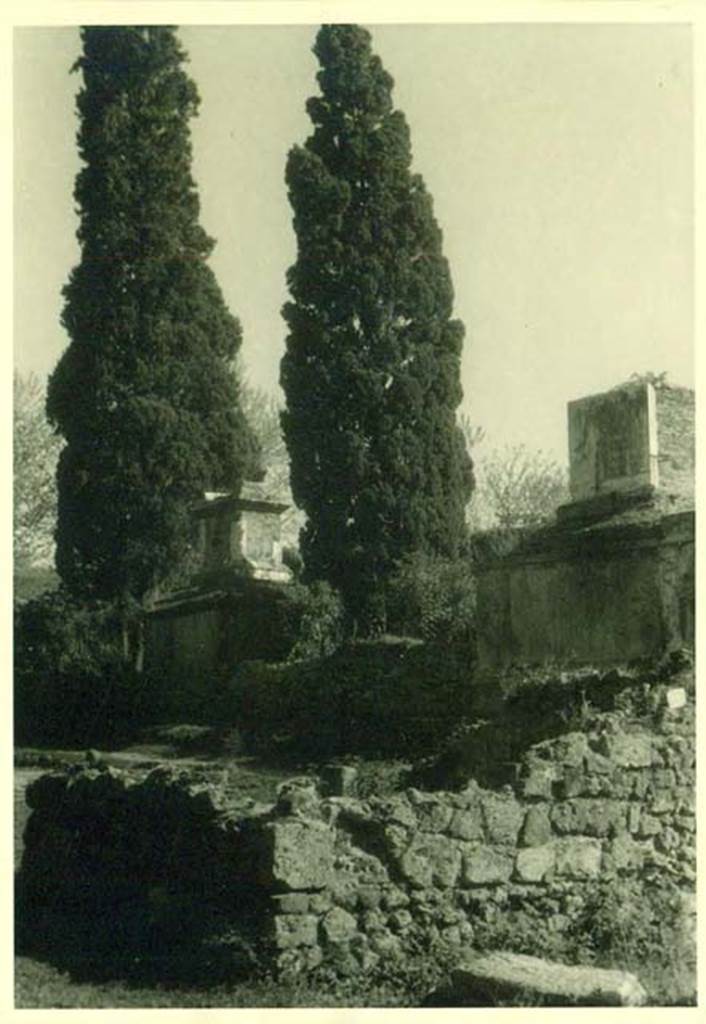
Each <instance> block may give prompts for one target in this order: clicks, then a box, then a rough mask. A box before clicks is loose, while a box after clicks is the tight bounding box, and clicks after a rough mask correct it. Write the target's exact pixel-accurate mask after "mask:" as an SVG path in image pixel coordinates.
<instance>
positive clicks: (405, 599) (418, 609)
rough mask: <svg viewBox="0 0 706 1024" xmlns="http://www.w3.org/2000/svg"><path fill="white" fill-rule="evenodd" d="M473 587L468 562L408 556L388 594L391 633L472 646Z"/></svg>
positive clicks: (473, 621) (403, 561) (402, 563)
mask: <svg viewBox="0 0 706 1024" xmlns="http://www.w3.org/2000/svg"><path fill="white" fill-rule="evenodd" d="M475 611H476V585H475V579H474V577H473V572H472V567H471V563H470V561H469V560H468V559H465V558H461V559H448V558H438V557H435V556H433V555H428V554H424V553H423V552H417V553H415V554H413V555H409V556H407V558H405V559H403V560H402V562H401V563H400V565H399V568H398V570H397V572H396V573H395V575H394V576H393V577H392V578H391V580H390V581H389V584H388V590H387V626H388V630H389V631H390V632H392V633H397V634H400V635H402V636H416V637H421V638H422V639H423V640H429V641H433V642H438V643H443V642H447V643H464V644H465V643H471V642H472V641H473V639H474V636H475Z"/></svg>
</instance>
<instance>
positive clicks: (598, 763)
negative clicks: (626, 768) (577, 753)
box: [585, 750, 615, 775]
mask: <svg viewBox="0 0 706 1024" xmlns="http://www.w3.org/2000/svg"><path fill="white" fill-rule="evenodd" d="M585 767H586V771H587V772H593V773H594V774H596V775H612V773H613V772H614V771H615V765H614V764H613V762H612V761H611V759H610V758H609V757H606V756H605V754H599V753H598V751H597V750H588V751H587V752H586V758H585Z"/></svg>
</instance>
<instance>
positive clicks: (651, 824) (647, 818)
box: [637, 811, 662, 836]
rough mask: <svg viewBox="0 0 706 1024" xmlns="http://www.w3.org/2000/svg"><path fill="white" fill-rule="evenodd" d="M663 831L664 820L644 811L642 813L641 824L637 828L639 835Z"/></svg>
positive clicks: (649, 834)
mask: <svg viewBox="0 0 706 1024" xmlns="http://www.w3.org/2000/svg"><path fill="white" fill-rule="evenodd" d="M661 831H662V822H661V821H660V820H659V818H654V817H653V816H652V815H651V814H645V812H644V811H643V812H642V814H641V815H640V824H639V826H638V829H637V834H638V835H639V836H656V835H658V834H659V833H660V832H661Z"/></svg>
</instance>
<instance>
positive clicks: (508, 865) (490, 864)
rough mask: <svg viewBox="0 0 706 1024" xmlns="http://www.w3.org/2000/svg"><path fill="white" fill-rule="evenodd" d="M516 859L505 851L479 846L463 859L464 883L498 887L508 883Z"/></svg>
mask: <svg viewBox="0 0 706 1024" xmlns="http://www.w3.org/2000/svg"><path fill="white" fill-rule="evenodd" d="M513 862H514V859H513V857H512V855H511V854H509V853H506V852H505V851H500V850H494V849H493V848H492V847H490V846H479V847H478V848H477V849H475V850H472V851H469V852H468V853H466V854H465V855H464V858H463V873H462V881H463V883H464V884H465V885H496V884H499V883H502V882H507V881H508V879H509V878H510V876H511V874H512V869H513Z"/></svg>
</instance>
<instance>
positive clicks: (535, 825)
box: [520, 804, 552, 846]
mask: <svg viewBox="0 0 706 1024" xmlns="http://www.w3.org/2000/svg"><path fill="white" fill-rule="evenodd" d="M551 837H552V826H551V823H550V821H549V810H548V807H547V806H546V805H545V804H538V805H536V806H534V807H530V808H528V810H527V813H526V814H525V820H524V822H523V824H522V831H521V832H520V845H521V846H543V845H544V843H548V842H549V840H550V839H551Z"/></svg>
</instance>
